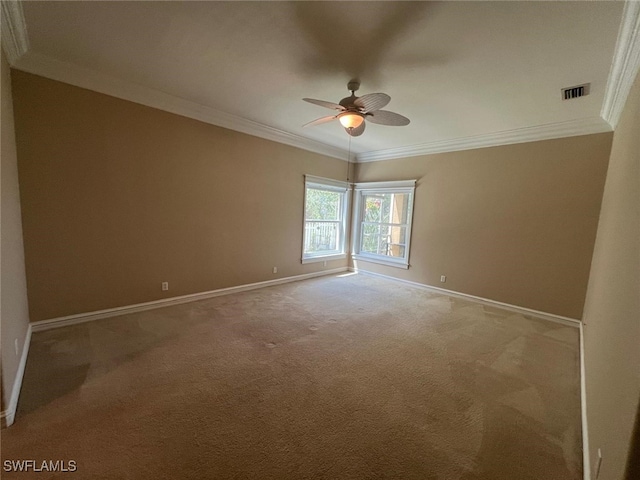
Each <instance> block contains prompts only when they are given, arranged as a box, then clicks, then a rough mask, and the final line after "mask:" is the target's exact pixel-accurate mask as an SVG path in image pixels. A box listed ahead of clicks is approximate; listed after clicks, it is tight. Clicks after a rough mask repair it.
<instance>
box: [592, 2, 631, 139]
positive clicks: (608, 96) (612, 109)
mask: <svg viewBox="0 0 640 480" xmlns="http://www.w3.org/2000/svg"><path fill="white" fill-rule="evenodd" d="M639 69H640V2H638V1H627V2H625V4H624V9H623V11H622V20H621V22H620V30H619V31H618V40H617V42H616V49H615V53H614V55H613V61H612V63H611V70H610V71H609V79H608V81H607V88H606V90H605V95H604V102H603V103H602V111H601V112H600V115H601V116H602V118H604V119H605V120H606V121H607V122H609V124H610V125H611V126H612V127H613V128H616V126H617V125H618V121H619V120H620V115H622V111H623V109H624V106H625V104H626V102H627V97H628V95H629V91H630V90H631V86H632V85H633V82H634V80H635V78H636V76H637V74H638V70H639Z"/></svg>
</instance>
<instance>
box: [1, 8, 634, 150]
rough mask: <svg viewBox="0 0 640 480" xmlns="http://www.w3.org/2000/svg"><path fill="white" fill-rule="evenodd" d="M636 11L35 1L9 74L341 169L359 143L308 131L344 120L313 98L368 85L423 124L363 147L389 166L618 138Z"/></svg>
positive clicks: (377, 135) (374, 137) (334, 129)
mask: <svg viewBox="0 0 640 480" xmlns="http://www.w3.org/2000/svg"><path fill="white" fill-rule="evenodd" d="M623 6H624V3H623V2H480V1H476V2H395V1H394V2H382V1H378V2H269V1H261V2H242V1H234V2H185V1H183V2H177V1H174V2H153V1H149V2H89V1H82V2H36V1H29V2H23V3H22V9H23V12H24V24H25V25H26V32H27V36H28V45H26V46H25V47H24V48H23V50H26V53H25V52H24V51H19V52H18V55H13V56H10V60H12V64H13V66H14V67H15V68H19V69H23V70H26V71H31V72H33V73H38V74H41V75H45V76H49V77H51V78H56V79H58V80H63V81H68V82H69V83H73V84H76V85H80V86H84V87H87V88H93V89H95V90H98V91H103V92H105V93H110V94H113V95H116V96H120V97H123V98H128V99H131V100H134V101H139V102H140V103H146V104H150V105H153V106H158V107H160V108H165V109H167V110H169V111H175V112H177V113H182V114H186V115H189V116H192V117H194V118H200V119H203V120H205V121H210V122H211V123H216V124H219V125H223V126H226V127H229V128H236V129H238V130H240V131H247V132H248V133H255V134H258V135H261V133H262V135H261V136H264V137H266V138H270V136H271V138H274V139H278V138H280V139H282V141H284V142H285V143H290V144H299V145H300V146H302V147H303V148H309V149H311V150H316V151H322V150H323V148H324V147H325V146H326V153H329V154H333V155H334V156H340V155H342V153H341V151H344V150H346V149H347V145H348V138H349V137H348V136H347V134H346V133H345V132H344V130H343V129H342V128H341V127H340V126H339V124H338V122H331V123H328V124H323V125H319V126H316V127H311V128H304V129H303V128H302V125H303V124H305V123H307V122H309V121H311V120H313V119H315V118H318V117H321V116H324V115H328V114H331V111H329V110H326V109H323V108H321V107H318V106H315V105H311V104H308V103H305V102H303V101H302V98H303V97H311V98H317V99H322V100H328V101H332V102H337V101H338V100H339V99H341V98H342V97H345V96H348V91H347V89H346V84H347V82H348V81H349V80H350V79H352V78H358V79H360V81H361V84H362V86H361V89H360V91H359V92H358V94H360V95H363V94H366V93H371V92H385V93H387V94H389V95H390V96H391V103H390V104H389V105H388V106H387V107H385V109H387V110H392V111H395V112H398V113H400V114H402V115H405V116H407V117H409V118H410V119H411V124H410V125H409V126H406V127H386V126H380V125H374V124H369V125H368V126H367V131H366V132H365V133H364V135H362V136H361V137H357V138H354V139H353V142H352V150H353V151H354V152H358V153H360V154H361V155H360V157H361V158H362V159H367V158H375V157H376V152H378V153H380V154H381V155H382V156H381V158H387V157H389V156H393V154H394V153H396V154H398V155H396V156H399V155H400V154H402V153H403V152H404V153H411V152H418V153H419V152H422V151H428V150H429V146H438V145H441V146H442V145H444V146H445V147H446V146H447V145H452V146H453V147H452V148H451V149H455V146H456V145H458V146H459V145H464V144H474V145H476V144H478V145H481V144H482V142H483V141H484V142H485V143H486V142H488V143H489V144H491V142H492V141H493V143H500V141H501V140H500V139H506V140H505V142H506V143H508V138H507V137H509V138H510V137H513V132H520V133H517V134H516V135H515V137H517V138H528V137H527V135H529V136H533V137H534V138H535V136H536V135H538V134H540V132H553V133H552V134H548V133H547V134H546V135H547V137H549V136H551V137H553V136H554V135H555V136H562V135H564V134H567V132H569V133H568V134H571V132H575V133H573V134H576V133H591V132H592V131H606V130H610V129H611V127H610V125H609V124H607V123H606V122H605V121H604V120H602V119H600V116H601V111H602V107H603V102H604V101H605V99H606V94H607V82H608V79H609V76H610V70H611V65H612V61H613V60H614V58H615V57H614V54H615V51H616V40H617V38H618V31H619V27H620V25H621V20H622V19H623ZM3 8H4V7H3ZM14 16H15V15H14ZM14 23H15V22H14ZM22 28H23V29H24V28H25V26H24V25H23V26H22ZM11 57H13V58H11ZM582 83H591V93H590V95H589V96H587V97H584V98H580V99H576V100H572V101H562V100H561V95H560V89H561V88H562V87H567V86H572V85H577V84H582ZM583 130H584V131H583ZM522 132H524V134H523V135H521V133H522ZM563 132H564V133H563ZM541 135H542V137H544V135H545V134H544V133H542V134H541ZM487 139H489V140H487ZM491 139H494V140H491ZM445 149H446V148H445ZM367 152H368V153H367ZM385 152H387V153H389V155H386V154H385ZM385 155H386V156H385Z"/></svg>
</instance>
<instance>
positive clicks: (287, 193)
mask: <svg viewBox="0 0 640 480" xmlns="http://www.w3.org/2000/svg"><path fill="white" fill-rule="evenodd" d="M13 95H14V100H15V120H16V132H17V145H18V155H19V169H20V180H21V197H22V209H23V215H24V237H25V256H26V267H27V279H28V288H29V300H30V301H29V304H30V313H31V320H32V321H37V320H42V319H48V318H55V317H59V316H64V315H70V314H75V313H81V312H90V311H95V310H100V309H106V308H111V307H117V306H122V305H131V304H136V303H140V302H147V301H152V300H156V299H160V298H163V297H173V296H177V295H184V294H190V293H196V292H203V291H209V290H214V289H219V288H224V287H230V286H235V285H242V284H247V283H252V282H260V281H264V280H271V279H275V278H280V277H288V276H292V275H299V274H304V273H311V272H315V271H319V270H323V269H330V268H336V267H339V266H346V265H347V262H346V260H344V261H333V262H329V264H328V265H327V267H323V266H322V263H314V264H306V265H302V264H301V262H300V258H301V249H302V227H303V196H304V177H303V175H304V174H313V175H318V176H324V177H330V178H336V179H341V180H343V179H346V165H347V164H346V163H345V162H343V161H341V160H337V159H333V158H329V157H325V156H322V155H317V154H314V153H310V152H307V151H304V150H300V149H297V148H294V147H290V146H286V145H282V144H278V143H275V142H270V141H267V140H263V139H260V138H257V137H253V136H249V135H245V134H242V133H238V132H235V131H231V130H227V129H224V128H219V127H215V126H212V125H209V124H205V123H202V122H199V121H196V120H192V119H188V118H185V117H181V116H178V115H173V114H170V113H167V112H163V111H160V110H156V109H153V108H149V107H145V106H142V105H138V104H135V103H132V102H128V101H124V100H119V99H117V98H114V97H110V96H107V95H102V94H99V93H95V92H92V91H89V90H84V89H81V88H77V87H74V86H70V85H67V84H64V83H59V82H55V81H52V80H48V79H45V78H42V77H38V76H35V75H31V74H27V73H24V72H20V71H13ZM274 266H277V267H278V273H277V274H273V273H272V268H273V267H274ZM163 281H168V282H169V287H170V288H169V291H168V292H162V291H161V282H163Z"/></svg>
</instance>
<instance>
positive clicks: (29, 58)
mask: <svg viewBox="0 0 640 480" xmlns="http://www.w3.org/2000/svg"><path fill="white" fill-rule="evenodd" d="M2 3H3V5H4V3H5V2H2ZM11 3H13V2H11ZM14 68H17V69H18V70H23V71H25V72H29V73H33V74H35V75H40V76H43V77H47V78H50V79H53V80H57V81H59V82H64V83H68V84H71V85H75V86H76V87H81V88H86V89H89V90H93V91H95V92H99V93H104V94H106V95H110V96H113V97H117V98H121V99H124V100H128V101H130V102H135V103H139V104H142V105H146V106H148V107H153V108H157V109H160V110H164V111H166V112H170V113H175V114H176V115H181V116H183V117H188V118H193V119H195V120H199V121H201V122H205V123H209V124H211V125H216V126H219V127H223V128H228V129H230V130H235V131H238V132H242V133H246V134H248V135H253V136H256V137H260V138H264V139H266V140H271V141H274V142H277V143H282V144H285V145H290V146H292V147H297V148H301V149H303V150H308V151H310V152H314V153H319V154H322V155H327V156H329V157H333V158H337V159H339V160H342V161H344V162H346V161H347V159H346V157H347V152H346V151H345V150H343V149H340V148H337V147H333V146H331V145H327V144H324V143H321V142H318V141H316V140H311V139H309V138H304V137H301V136H299V135H294V134H293V133H289V132H285V131H283V130H278V129H276V128H273V127H269V126H267V125H263V124H261V123H258V122H254V121H252V120H247V119H245V118H242V117H238V116H236V115H231V114H229V113H225V112H221V111H220V110H216V109H214V108H211V107H207V106H205V105H201V104H199V103H196V102H192V101H190V100H186V99H184V98H180V97H176V96H174V95H170V94H168V93H164V92H161V91H160V90H155V89H153V88H149V87H145V86H142V85H139V84H136V83H133V82H128V81H125V80H121V79H118V78H116V77H112V76H110V75H105V74H103V73H100V72H97V71H95V70H91V69H88V68H84V67H80V66H78V65H75V64H73V63H68V62H62V61H60V60H56V59H53V58H50V57H47V56H45V55H41V54H38V53H33V52H30V53H28V54H27V55H25V56H24V57H22V58H21V59H20V60H19V61H18V62H17V63H16V65H14Z"/></svg>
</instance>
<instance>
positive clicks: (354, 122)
mask: <svg viewBox="0 0 640 480" xmlns="http://www.w3.org/2000/svg"><path fill="white" fill-rule="evenodd" d="M338 120H340V123H341V124H342V126H343V127H344V128H358V127H359V126H360V125H362V122H364V117H363V116H362V115H360V114H359V113H355V112H345V113H343V114H341V115H339V116H338Z"/></svg>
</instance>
